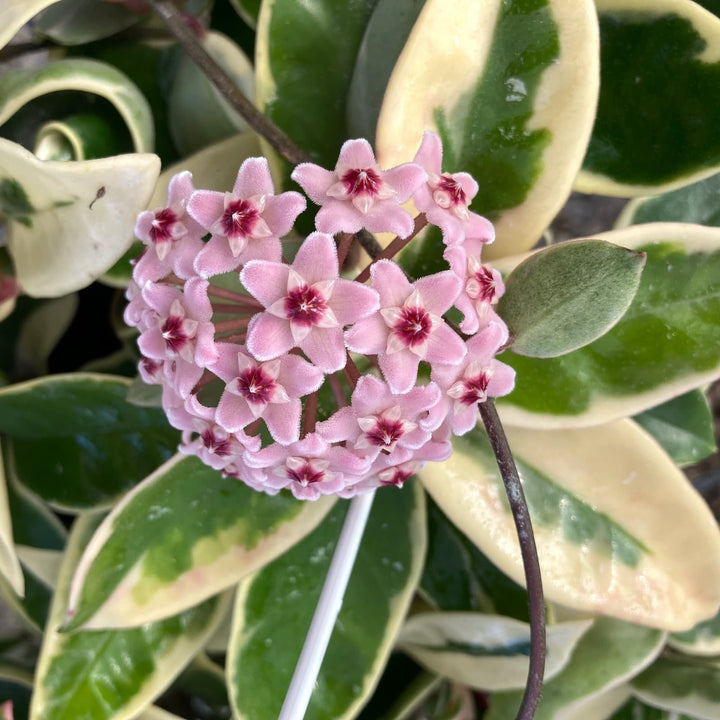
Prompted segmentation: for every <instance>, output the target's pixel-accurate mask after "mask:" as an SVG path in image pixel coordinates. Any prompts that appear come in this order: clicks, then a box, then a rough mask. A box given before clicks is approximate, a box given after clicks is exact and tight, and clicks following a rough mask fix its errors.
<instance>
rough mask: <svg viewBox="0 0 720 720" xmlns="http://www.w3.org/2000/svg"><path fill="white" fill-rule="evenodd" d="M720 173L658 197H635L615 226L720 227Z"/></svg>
mask: <svg viewBox="0 0 720 720" xmlns="http://www.w3.org/2000/svg"><path fill="white" fill-rule="evenodd" d="M719 195H720V173H717V174H715V175H711V176H710V177H709V178H706V179H705V180H700V181H699V182H696V183H692V185H686V186H685V187H682V188H679V189H677V190H672V191H671V192H667V193H663V194H662V195H657V196H655V197H648V198H636V199H635V200H631V201H630V202H629V203H628V204H627V205H626V206H625V208H624V209H623V211H622V213H621V214H620V217H619V218H618V220H617V223H616V225H615V227H616V228H623V227H626V226H628V225H640V224H641V223H651V222H685V223H697V224H698V225H710V226H712V227H718V226H720V203H718V196H719Z"/></svg>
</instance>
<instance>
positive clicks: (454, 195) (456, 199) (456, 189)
mask: <svg viewBox="0 0 720 720" xmlns="http://www.w3.org/2000/svg"><path fill="white" fill-rule="evenodd" d="M437 189H438V190H440V191H442V192H445V193H447V194H448V197H449V198H450V201H451V202H452V204H453V205H466V204H467V200H466V198H465V191H464V190H463V188H462V185H461V184H460V183H459V182H458V181H457V180H455V178H453V177H451V176H450V175H441V176H440V181H439V182H438V186H437Z"/></svg>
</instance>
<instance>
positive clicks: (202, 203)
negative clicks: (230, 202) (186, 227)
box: [187, 190, 225, 230]
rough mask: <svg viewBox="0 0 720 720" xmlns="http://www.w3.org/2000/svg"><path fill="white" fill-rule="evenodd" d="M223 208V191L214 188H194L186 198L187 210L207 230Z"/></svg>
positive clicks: (220, 214) (219, 215)
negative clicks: (188, 198)
mask: <svg viewBox="0 0 720 720" xmlns="http://www.w3.org/2000/svg"><path fill="white" fill-rule="evenodd" d="M224 210H225V193H221V192H216V191H215V190H196V191H195V192H194V193H193V194H192V195H191V196H190V200H188V204H187V212H188V214H189V215H190V217H192V218H193V219H194V220H196V221H197V222H198V223H200V225H202V227H204V228H205V229H206V230H209V229H210V227H211V226H212V225H213V224H214V223H215V222H216V221H217V220H218V218H220V217H221V216H222V214H223V212H224Z"/></svg>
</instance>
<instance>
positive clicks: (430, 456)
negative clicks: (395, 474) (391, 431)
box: [415, 438, 452, 462]
mask: <svg viewBox="0 0 720 720" xmlns="http://www.w3.org/2000/svg"><path fill="white" fill-rule="evenodd" d="M451 455H452V445H451V444H450V443H449V442H447V441H442V440H441V441H438V440H437V439H436V438H434V439H433V440H430V442H428V443H425V445H423V446H422V447H421V448H420V449H419V450H416V451H415V459H416V460H430V461H431V462H444V461H445V460H447V459H448V458H449V457H450V456H451Z"/></svg>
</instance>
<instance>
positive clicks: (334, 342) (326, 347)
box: [300, 327, 347, 373]
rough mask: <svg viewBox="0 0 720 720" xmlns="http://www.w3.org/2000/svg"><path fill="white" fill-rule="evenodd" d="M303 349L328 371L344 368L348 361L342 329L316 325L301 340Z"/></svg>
mask: <svg viewBox="0 0 720 720" xmlns="http://www.w3.org/2000/svg"><path fill="white" fill-rule="evenodd" d="M300 348H301V349H302V351H303V352H304V353H305V354H306V355H307V356H308V357H309V358H310V360H312V362H313V363H314V364H315V365H317V367H319V368H320V369H321V370H323V371H324V372H326V373H332V372H336V371H337V370H342V369H343V368H344V367H345V363H346V362H347V358H346V353H345V343H344V341H343V333H342V329H341V328H339V327H334V328H321V327H314V328H313V329H312V330H311V331H310V333H308V335H307V336H306V337H305V339H304V340H302V341H301V342H300Z"/></svg>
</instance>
